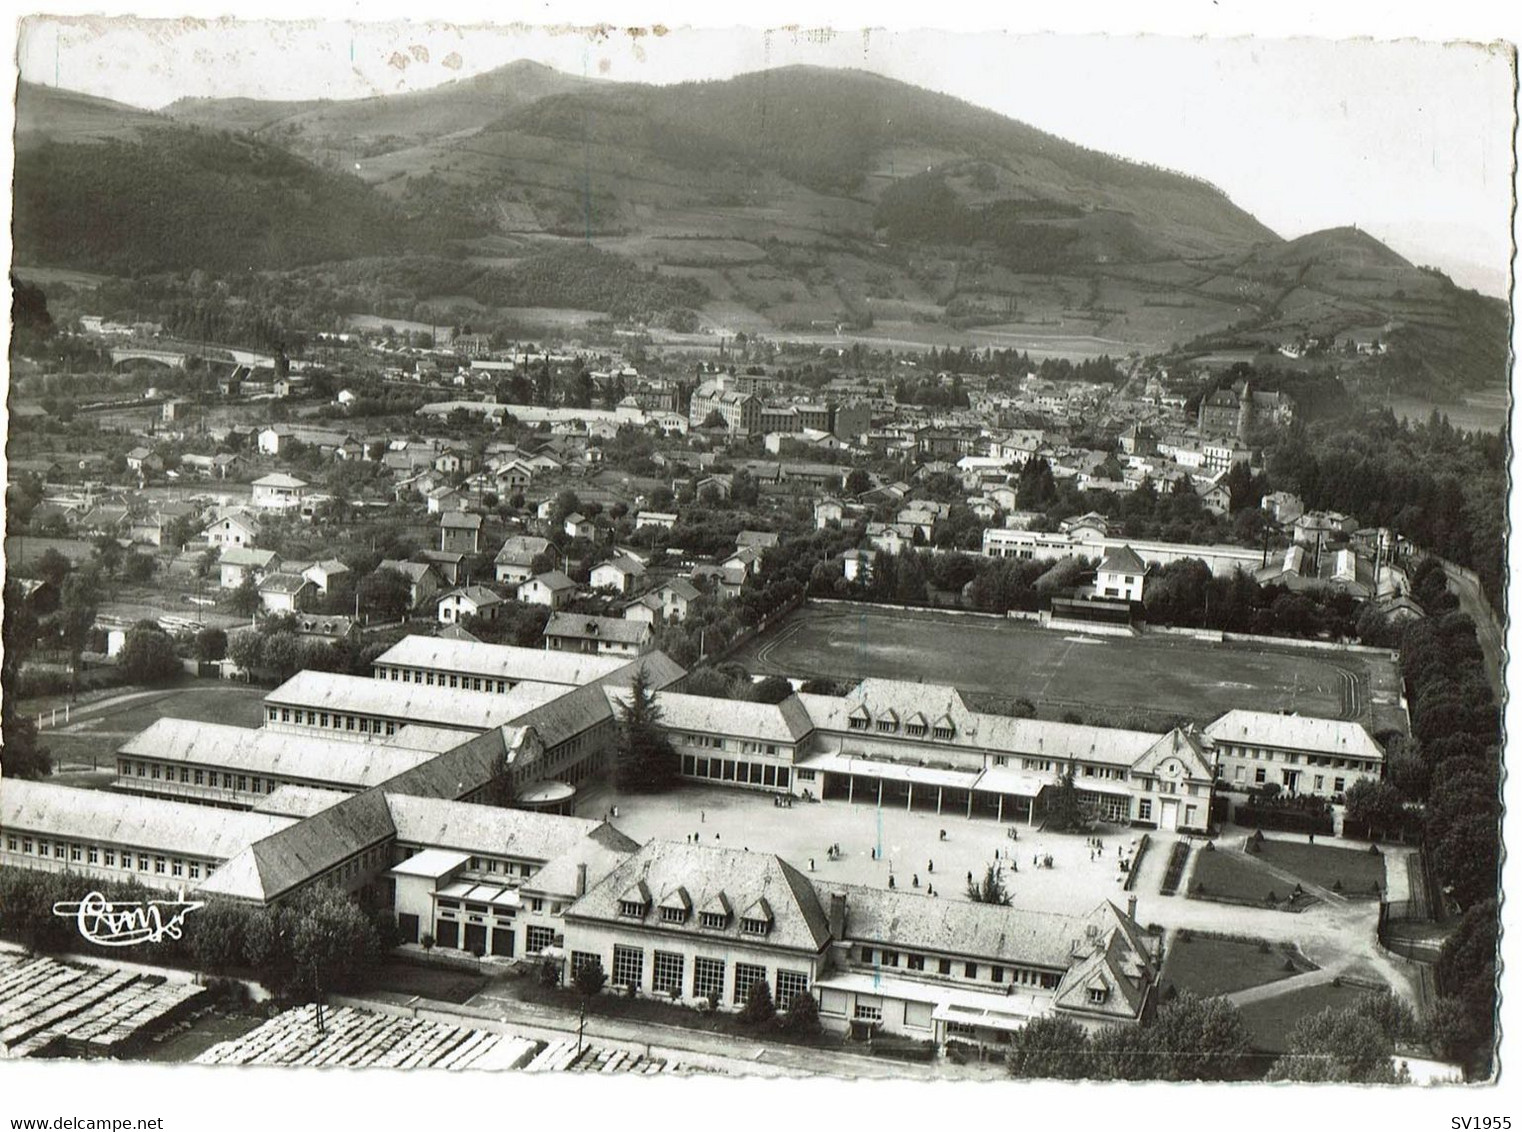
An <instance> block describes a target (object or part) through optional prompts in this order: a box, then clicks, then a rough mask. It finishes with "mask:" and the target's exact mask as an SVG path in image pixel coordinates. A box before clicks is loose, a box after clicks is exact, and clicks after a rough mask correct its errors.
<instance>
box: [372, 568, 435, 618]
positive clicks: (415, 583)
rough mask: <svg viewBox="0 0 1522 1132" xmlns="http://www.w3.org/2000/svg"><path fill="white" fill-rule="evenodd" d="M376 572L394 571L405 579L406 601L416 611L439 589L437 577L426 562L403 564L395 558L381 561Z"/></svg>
mask: <svg viewBox="0 0 1522 1132" xmlns="http://www.w3.org/2000/svg"><path fill="white" fill-rule="evenodd" d="M376 569H377V570H395V571H396V572H397V573H398V574H400V575H401V576H402V577H404V578H406V579H407V601H408V603H409V605H410V606H411V607H412V608H413V609H416V608H417V607H418V606H420V605H422V604H423V602H425V601H427V600H428V598H430V597H431V596H432V595H433V594H435V593H437V592H438V589H439V576H438V574H437V573H436V572H435V571H434V569H433V567H432V566H431V565H429V564H428V563H427V562H404V561H402V560H401V559H397V558H386V559H383V560H382V561H381V563H380V565H379V566H377V567H376Z"/></svg>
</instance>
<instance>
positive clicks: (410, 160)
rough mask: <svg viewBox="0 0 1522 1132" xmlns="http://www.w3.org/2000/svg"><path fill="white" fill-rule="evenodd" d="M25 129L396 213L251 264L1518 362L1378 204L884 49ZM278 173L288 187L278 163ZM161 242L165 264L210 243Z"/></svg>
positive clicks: (792, 313)
mask: <svg viewBox="0 0 1522 1132" xmlns="http://www.w3.org/2000/svg"><path fill="white" fill-rule="evenodd" d="M39 105H40V106H41V108H42V110H43V111H45V112H46V114H45V115H44V116H47V115H53V116H56V117H59V118H60V119H61V120H60V121H59V122H57V123H54V125H53V133H52V135H50V134H49V126H48V123H47V122H41V123H39V122H37V121H35V120H31V119H35V117H36V116H37V115H36V113H35V111H36V110H37V109H38V107H39ZM23 119H28V120H26V121H23ZM166 128H167V129H168V130H169V131H171V132H169V133H165V132H164V130H165V129H166ZM23 131H24V132H25V136H26V137H27V138H28V139H29V145H28V149H29V150H30V149H35V148H36V146H37V145H38V144H39V143H40V142H41V141H43V140H49V141H51V142H52V144H53V146H54V147H55V151H54V159H55V161H56V159H57V154H58V153H63V152H66V151H68V150H69V149H70V147H72V146H76V145H82V144H92V143H93V144H98V142H99V140H100V137H99V136H98V135H103V136H105V137H113V138H114V139H115V140H116V141H117V143H118V149H113V150H112V159H113V161H115V160H116V158H117V157H118V156H120V154H121V153H125V152H126V151H125V150H119V147H120V146H125V145H128V144H139V145H142V144H146V143H145V142H144V141H143V139H144V138H145V137H147V138H150V139H151V140H152V143H153V144H154V145H178V146H181V147H183V148H186V149H189V150H196V149H197V148H198V147H199V149H201V150H204V149H205V147H206V145H207V144H208V143H207V142H206V140H205V139H206V138H207V137H208V136H216V137H219V138H222V139H223V142H222V143H220V144H224V145H233V144H240V145H241V144H251V145H256V146H263V147H266V148H265V149H263V150H260V151H258V152H259V153H262V154H264V155H266V160H267V161H268V162H270V163H271V164H280V162H279V161H278V159H277V158H276V156H275V155H276V154H279V153H284V154H291V155H295V156H296V158H297V159H298V160H299V161H301V162H305V163H308V164H309V165H310V166H311V167H313V168H316V169H317V170H318V171H319V172H321V173H323V174H325V177H327V178H339V180H337V181H331V180H327V179H324V177H318V176H317V175H316V174H314V173H312V172H311V171H310V169H308V168H307V165H298V166H290V167H289V168H288V169H287V174H288V175H289V176H290V177H293V178H295V179H296V180H297V181H299V182H302V183H303V184H310V185H319V184H320V185H321V186H323V189H322V191H323V192H325V193H331V194H333V196H334V199H339V198H341V199H344V200H346V201H349V202H351V206H352V207H354V208H360V209H362V210H366V214H367V215H368V216H369V217H370V228H371V230H370V231H358V230H355V229H353V228H352V227H351V228H350V230H349V231H348V232H347V233H346V234H345V235H344V236H343V238H341V239H337V240H327V241H323V242H320V243H318V244H314V245H313V246H311V247H308V246H306V245H305V244H303V242H302V241H300V240H293V239H290V238H288V237H287V236H286V235H284V234H282V230H281V223H282V218H281V217H279V216H268V217H266V219H265V223H267V224H268V225H269V230H270V234H269V237H268V239H267V240H266V241H265V243H266V244H267V245H268V247H269V248H270V249H278V252H274V251H272V252H271V254H269V255H260V254H254V253H256V252H258V251H259V249H260V247H262V246H263V245H257V241H256V243H255V244H254V245H250V247H251V248H252V249H253V250H252V251H251V252H250V255H251V256H252V258H253V259H254V260H255V261H256V262H254V263H251V264H250V266H255V267H258V268H259V269H262V270H278V269H279V267H280V266H281V264H280V262H279V260H280V256H283V255H294V256H295V257H296V258H295V259H293V260H292V261H291V264H290V265H291V266H296V265H298V264H303V263H307V264H310V263H317V262H321V261H322V258H327V259H331V260H335V261H336V260H342V259H344V258H349V257H352V258H356V259H359V258H366V257H371V256H374V255H376V254H378V253H379V252H380V251H382V250H383V249H384V247H385V246H387V245H391V246H393V247H395V248H396V249H397V250H400V251H403V252H404V253H405V254H419V253H421V254H425V255H432V256H435V257H438V256H442V257H445V258H446V259H448V258H454V259H458V260H462V261H463V262H464V263H465V264H467V265H469V267H470V269H471V270H472V271H473V272H481V271H484V272H489V273H490V272H496V273H498V274H499V277H498V278H497V279H496V280H495V281H494V282H488V281H485V280H484V277H483V280H482V281H480V282H479V285H478V288H477V290H478V292H479V293H480V294H482V295H486V296H491V295H518V294H521V293H522V288H521V287H520V286H517V285H513V284H511V283H509V282H506V281H505V278H506V277H505V276H502V275H501V273H508V274H509V275H510V274H511V273H512V272H514V271H515V270H517V266H516V265H518V264H520V263H525V262H529V261H532V262H534V263H536V264H537V263H540V262H541V260H542V257H543V256H544V255H553V254H555V249H557V248H560V247H565V246H568V245H567V244H566V241H568V240H575V241H577V242H578V243H581V244H593V245H595V246H596V247H597V248H598V249H600V250H601V251H602V252H605V253H611V254H613V255H616V256H618V257H620V258H622V259H625V260H628V261H630V262H631V263H632V264H633V265H635V266H636V267H637V268H638V269H639V270H643V271H646V272H657V273H659V274H660V275H661V276H663V277H664V278H666V279H667V280H669V281H670V282H671V284H672V285H677V284H680V288H679V289H678V291H675V292H672V293H673V294H676V293H680V294H683V295H686V296H688V297H689V298H691V300H692V301H693V302H694V304H695V310H694V311H692V312H688V314H685V315H682V321H683V323H684V324H691V322H692V320H693V319H694V318H695V319H696V325H698V326H702V325H707V326H709V327H711V328H713V329H715V330H724V331H727V332H735V331H738V330H745V331H747V332H756V333H762V334H795V333H799V332H800V331H803V330H807V329H808V328H810V327H812V326H816V325H818V324H825V325H834V324H843V325H846V326H852V327H855V328H857V329H858V330H869V329H870V328H872V327H879V328H884V327H886V328H893V329H892V334H893V335H894V336H895V337H898V338H907V339H914V338H916V337H923V336H924V335H926V334H932V335H934V336H940V337H942V338H944V335H945V334H946V333H975V334H982V335H994V336H996V340H1005V341H1019V340H1022V339H1027V340H1028V339H1048V340H1054V341H1055V340H1074V341H1079V340H1092V341H1101V340H1102V341H1113V342H1116V343H1119V344H1121V345H1123V346H1126V347H1129V348H1133V349H1137V350H1140V351H1143V352H1158V351H1161V350H1165V349H1167V348H1169V347H1170V346H1172V345H1177V344H1182V343H1186V342H1190V341H1207V340H1223V336H1224V337H1225V338H1230V337H1231V336H1233V335H1235V336H1238V337H1240V336H1241V335H1243V334H1248V335H1257V336H1259V337H1260V338H1261V339H1262V340H1263V341H1264V342H1265V343H1267V344H1269V345H1272V344H1273V343H1275V342H1279V341H1285V340H1294V339H1298V338H1300V337H1305V336H1335V335H1339V334H1346V333H1356V334H1362V335H1364V336H1380V337H1389V336H1390V335H1391V333H1392V332H1393V331H1397V330H1399V329H1400V328H1401V327H1404V326H1414V327H1418V328H1420V329H1421V333H1422V334H1423V335H1426V336H1427V337H1428V338H1432V337H1434V336H1437V337H1442V336H1445V335H1446V336H1447V338H1446V339H1445V340H1448V339H1452V338H1453V336H1454V335H1455V334H1458V333H1459V332H1460V331H1461V330H1462V334H1463V335H1472V334H1473V333H1474V332H1475V331H1476V330H1477V329H1478V328H1481V327H1484V328H1485V330H1486V334H1487V335H1488V334H1489V333H1490V332H1491V331H1492V330H1494V331H1495V334H1496V335H1497V336H1498V337H1500V338H1501V339H1502V340H1503V346H1502V348H1501V349H1500V350H1499V352H1497V351H1495V350H1492V349H1491V348H1490V346H1489V344H1488V337H1487V339H1486V342H1487V344H1486V345H1485V348H1484V350H1483V351H1482V353H1483V359H1482V360H1481V362H1478V363H1476V364H1480V365H1481V368H1483V369H1487V370H1488V369H1490V368H1491V367H1492V365H1493V364H1498V365H1499V366H1500V369H1499V370H1498V371H1497V372H1499V373H1504V324H1505V315H1504V306H1503V305H1502V304H1499V303H1495V304H1493V305H1492V304H1491V303H1490V301H1488V300H1487V301H1480V302H1470V301H1468V300H1462V301H1461V300H1460V299H1458V298H1456V297H1455V289H1454V287H1453V285H1452V283H1451V282H1449V281H1447V280H1446V279H1444V278H1442V277H1440V276H1437V275H1436V274H1435V273H1432V272H1430V271H1425V270H1422V269H1418V268H1415V267H1413V266H1412V265H1411V263H1410V262H1409V261H1408V260H1406V259H1405V258H1404V257H1402V256H1400V255H1399V254H1398V253H1396V252H1395V251H1393V250H1392V249H1390V248H1389V247H1387V246H1386V245H1384V244H1382V243H1380V242H1379V241H1378V240H1376V239H1375V238H1374V237H1372V236H1370V235H1368V234H1367V233H1365V232H1362V231H1360V230H1358V229H1357V228H1356V227H1353V226H1344V227H1341V228H1334V229H1328V230H1325V231H1323V232H1316V233H1308V234H1306V235H1303V236H1300V237H1297V238H1295V239H1292V240H1285V239H1283V238H1282V237H1280V236H1279V235H1278V234H1277V233H1275V232H1273V231H1272V230H1270V229H1269V228H1268V227H1267V226H1265V225H1263V224H1262V223H1261V222H1260V221H1258V220H1257V218H1256V217H1253V216H1252V215H1251V214H1250V213H1249V212H1247V211H1246V210H1245V209H1242V208H1241V207H1240V206H1238V205H1237V204H1236V203H1235V202H1233V201H1232V200H1231V198H1230V197H1229V196H1228V195H1227V194H1226V193H1224V192H1223V191H1222V190H1220V189H1219V188H1218V187H1217V186H1215V185H1213V184H1211V183H1210V182H1209V181H1208V180H1207V179H1205V178H1202V177H1195V176H1190V175H1188V174H1181V173H1176V172H1173V171H1170V170H1166V169H1162V168H1159V167H1157V166H1153V165H1149V164H1146V163H1143V162H1137V161H1130V160H1126V159H1122V158H1118V157H1114V156H1111V155H1108V154H1104V153H1101V152H1099V151H1097V150H1090V149H1086V148H1085V147H1082V146H1079V145H1076V144H1074V143H1072V142H1068V141H1066V140H1065V139H1062V138H1060V137H1057V136H1055V135H1052V134H1048V133H1045V132H1043V131H1041V130H1039V129H1037V128H1036V127H1033V126H1030V125H1028V124H1026V123H1023V122H1019V121H1016V120H1014V119H1011V118H1007V117H1005V116H1003V115H1000V114H998V113H996V112H994V111H991V110H988V109H986V108H983V107H979V106H976V105H974V104H972V103H969V102H966V101H965V100H962V99H958V98H956V97H954V96H951V95H945V94H940V93H937V92H933V91H926V90H922V89H920V88H917V87H914V86H912V85H910V84H907V83H903V82H900V81H899V80H896V79H891V78H887V77H885V76H881V75H876V74H873V73H872V72H867V71H860V70H834V69H828V68H819V67H790V68H780V69H772V70H761V71H754V72H748V73H746V74H743V75H738V76H735V77H733V78H729V79H722V80H705V81H702V82H688V83H678V84H670V85H667V86H655V85H649V84H636V83H620V82H612V81H606V80H590V79H583V78H579V77H576V76H569V75H565V74H562V73H560V72H557V71H554V70H552V69H550V68H546V67H543V66H542V65H539V64H534V63H532V62H528V61H519V62H517V63H513V64H508V65H506V66H504V67H500V68H496V69H494V70H492V71H487V72H483V73H482V74H480V75H475V76H470V77H468V78H465V79H460V80H455V81H452V82H449V83H444V84H440V85H439V86H435V87H431V88H428V89H426V90H423V91H415V92H408V93H405V94H397V95H382V96H375V97H372V98H366V99H355V100H334V101H317V102H313V101H307V102H262V101H252V100H180V101H177V102H176V103H173V104H171V105H170V106H169V107H167V108H165V111H164V113H162V114H153V113H152V112H145V111H137V110H135V109H134V108H130V107H125V108H124V107H121V106H120V105H119V104H117V105H116V106H114V107H113V106H111V105H101V104H99V103H98V102H71V101H70V100H69V99H67V98H64V97H61V96H59V97H53V98H51V99H38V98H36V97H32V98H18V137H20V136H22V133H23ZM172 131H185V132H183V133H178V134H177V133H173V132H172ZM166 139H168V140H166ZM237 139H244V141H243V142H239V141H238V140H237ZM160 156H162V155H160ZM165 160H168V158H165ZM239 160H243V158H239ZM23 164H25V162H24V161H23V160H22V158H20V157H18V178H20V177H21V176H22V175H23V173H24V170H23V169H22V165H23ZM184 164H185V163H184V162H179V163H176V162H171V165H174V166H175V167H176V168H179V167H180V166H183V165H184ZM192 164H193V163H192ZM282 167H283V168H284V166H282ZM182 171H184V172H185V175H186V176H187V177H188V178H189V180H187V181H186V182H185V183H184V186H183V191H184V193H185V194H186V195H187V198H189V199H195V200H198V201H200V202H202V203H201V211H202V212H203V213H204V214H205V217H204V220H206V221H207V222H209V223H211V224H212V225H216V224H217V223H222V224H224V225H228V226H231V227H232V228H234V229H236V228H238V227H239V225H240V223H241V222H240V220H239V218H238V217H237V216H235V215H227V216H224V217H222V218H220V219H219V218H217V217H216V208H215V200H216V196H217V192H216V190H214V189H209V188H208V187H207V185H206V184H203V183H201V182H200V181H198V180H197V174H196V173H195V170H194V169H190V170H188V171H185V170H182ZM207 175H208V176H210V177H215V176H218V175H220V173H219V171H217V170H215V169H213V170H212V171H211V172H210V173H208V174H207ZM121 179H122V181H123V185H122V188H124V189H125V190H127V191H128V192H129V193H130V192H137V191H139V190H138V189H136V188H133V187H132V178H130V177H125V176H123V177H122V178H121ZM19 183H20V182H19V180H18V184H19ZM221 183H222V184H224V185H225V184H229V183H231V184H233V185H239V184H241V182H240V181H238V180H237V179H234V180H233V181H231V182H228V181H226V180H224V181H223V182H221ZM269 184H270V191H271V192H281V191H285V190H284V189H283V188H281V182H280V180H279V178H278V177H277V178H273V179H271V180H270V181H269ZM103 187H104V188H107V189H109V188H110V186H103ZM362 189H363V190H364V191H361V190H362ZM107 195H108V196H110V193H109V192H108V194H107ZM288 196H289V197H290V199H291V200H293V201H295V202H296V204H298V205H299V204H300V202H301V201H302V200H304V199H305V195H304V191H298V192H294V193H289V194H288ZM34 197H35V194H34ZM163 199H167V198H163ZM298 214H299V210H298ZM300 215H304V214H300ZM197 222H198V223H200V222H201V221H197ZM303 223H305V224H307V225H308V226H310V220H309V219H307V220H303ZM61 227H62V225H61V224H58V223H55V224H54V226H53V230H54V232H55V234H56V232H57V231H58V230H60V229H61ZM17 232H18V239H17V248H18V255H20V254H27V255H31V256H33V257H35V258H39V259H46V260H47V261H48V262H60V257H59V255H58V254H56V252H57V249H50V248H49V247H48V246H47V240H42V241H40V242H39V241H38V240H36V239H31V238H30V236H31V235H32V234H31V233H27V232H24V231H23V230H22V227H21V226H19V225H18V229H17ZM130 253H131V249H130V248H124V249H122V254H121V255H120V256H118V259H121V258H126V259H130ZM319 253H320V254H319ZM144 254H147V255H149V256H150V259H151V262H153V263H154V264H156V265H157V268H158V269H174V268H187V267H191V266H204V265H202V264H195V263H189V262H184V261H183V257H181V260H179V261H177V260H176V259H175V257H174V256H172V255H171V256H167V257H166V256H165V255H163V254H162V253H161V250H160V249H145V253H144ZM68 257H72V258H73V260H74V261H75V262H73V263H70V264H68V265H69V266H77V267H80V268H85V269H90V268H95V269H99V268H101V267H102V266H103V265H102V264H100V263H89V262H78V261H79V260H80V259H81V258H84V259H88V258H89V249H88V247H73V248H71V249H69V250H68V252H67V256H66V257H65V258H68ZM219 266H222V267H225V266H226V265H225V264H220V265H219ZM536 270H539V268H536ZM578 270H580V269H578ZM408 275H409V278H411V279H412V280H413V281H414V282H416V283H417V285H419V286H422V285H423V283H422V282H421V281H422V280H427V281H429V283H428V285H429V286H430V287H432V288H433V289H432V290H430V291H428V293H421V292H420V293H418V294H416V295H414V300H415V301H416V302H418V303H422V304H426V305H429V306H430V307H431V309H433V310H435V311H439V312H444V311H447V310H449V309H450V307H451V304H453V305H455V306H458V301H457V299H458V296H459V294H460V292H459V291H458V290H457V289H451V288H449V286H448V285H447V283H443V282H439V281H440V280H442V279H444V278H445V277H447V275H448V272H445V271H441V270H435V269H429V270H428V271H424V272H410V273H408ZM556 293H557V294H561V295H562V296H564V295H570V294H574V287H573V288H571V289H570V290H567V288H565V287H557V288H556ZM451 296H454V297H451ZM593 297H595V293H593ZM472 301H473V302H480V301H483V300H472ZM599 301H601V300H599ZM490 305H491V304H490V302H488V303H487V306H488V308H489V307H490ZM568 305H571V306H578V305H580V304H576V303H568ZM591 309H605V308H598V307H593V308H591ZM1497 357H1500V358H1501V359H1502V360H1501V361H1500V362H1499V363H1496V358H1497ZM1434 359H1435V364H1437V365H1438V366H1439V368H1441V364H1442V363H1441V351H1438V352H1433V351H1429V352H1428V361H1429V362H1433V361H1434ZM1464 368H1466V369H1469V368H1472V367H1470V364H1469V363H1468V362H1466V363H1464ZM1455 380H1457V381H1459V382H1460V383H1463V382H1473V381H1474V380H1475V378H1474V376H1473V374H1470V375H1469V376H1466V377H1462V378H1456V379H1455Z"/></svg>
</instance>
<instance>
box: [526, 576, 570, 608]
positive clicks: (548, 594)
mask: <svg viewBox="0 0 1522 1132" xmlns="http://www.w3.org/2000/svg"><path fill="white" fill-rule="evenodd" d="M517 593H518V600H519V601H521V602H525V603H526V604H528V605H547V606H549V607H550V608H551V609H559V608H560V607H561V606H562V605H564V604H565V603H566V602H568V601H570V600H571V598H573V597H575V596H576V583H575V582H573V581H571V579H570V578H568V577H567V576H566V575H565V574H562V573H561V572H560V571H559V570H547V571H546V572H544V573H543V574H536V575H535V576H534V577H532V578H530V579H529V580H528V581H526V582H522V583H520V584H519V586H518V591H517Z"/></svg>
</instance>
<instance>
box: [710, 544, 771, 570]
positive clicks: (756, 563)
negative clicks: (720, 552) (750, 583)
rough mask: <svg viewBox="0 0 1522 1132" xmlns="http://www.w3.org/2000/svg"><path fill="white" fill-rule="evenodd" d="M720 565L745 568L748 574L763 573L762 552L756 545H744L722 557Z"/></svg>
mask: <svg viewBox="0 0 1522 1132" xmlns="http://www.w3.org/2000/svg"><path fill="white" fill-rule="evenodd" d="M719 565H720V566H725V567H735V568H738V569H740V570H743V571H744V572H745V574H746V575H747V576H754V575H756V574H759V573H761V552H760V551H759V550H757V549H756V548H755V547H751V546H742V547H741V548H740V549H739V550H736V551H734V552H732V553H731V554H730V555H729V556H728V557H727V558H723V559H721V560H720V561H719Z"/></svg>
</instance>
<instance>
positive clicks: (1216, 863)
mask: <svg viewBox="0 0 1522 1132" xmlns="http://www.w3.org/2000/svg"><path fill="white" fill-rule="evenodd" d="M1195 856H1196V860H1195V863H1194V872H1193V873H1192V874H1191V875H1190V877H1189V890H1188V892H1189V896H1190V898H1191V899H1194V900H1215V901H1218V902H1220V903H1223V904H1250V905H1253V906H1255V907H1259V908H1264V907H1267V906H1268V905H1269V904H1270V903H1271V902H1272V903H1273V904H1275V905H1276V906H1278V907H1280V908H1286V907H1288V905H1289V902H1290V899H1291V897H1292V896H1293V895H1294V891H1295V886H1294V885H1293V884H1290V883H1286V882H1285V880H1284V879H1283V878H1282V877H1276V876H1274V875H1273V874H1272V873H1270V872H1269V871H1268V870H1267V869H1266V868H1264V867H1263V866H1262V865H1260V864H1258V862H1256V861H1254V860H1251V859H1244V858H1242V857H1240V856H1238V855H1237V854H1235V853H1226V852H1223V851H1221V850H1219V849H1216V850H1203V849H1202V850H1201V851H1200V852H1199V853H1197V854H1195ZM1303 906H1304V905H1303V904H1302V905H1300V907H1303ZM1289 910H1290V911H1298V910H1299V908H1298V907H1297V908H1289Z"/></svg>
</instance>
